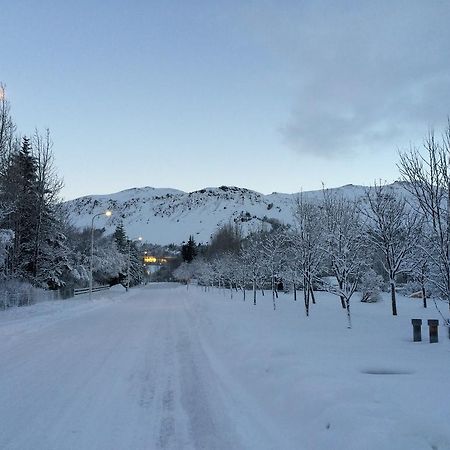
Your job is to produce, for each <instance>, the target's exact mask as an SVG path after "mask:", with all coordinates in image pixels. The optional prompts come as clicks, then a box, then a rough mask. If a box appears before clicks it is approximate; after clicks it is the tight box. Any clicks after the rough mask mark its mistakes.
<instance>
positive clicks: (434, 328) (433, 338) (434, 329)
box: [428, 319, 439, 344]
mask: <svg viewBox="0 0 450 450" xmlns="http://www.w3.org/2000/svg"><path fill="white" fill-rule="evenodd" d="M438 325H439V320H436V319H428V327H429V328H430V344H434V343H435V342H439V339H438Z"/></svg>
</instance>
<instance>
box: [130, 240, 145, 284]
mask: <svg viewBox="0 0 450 450" xmlns="http://www.w3.org/2000/svg"><path fill="white" fill-rule="evenodd" d="M134 241H142V237H141V236H139V237H137V238H134V239H129V240H128V270H127V291H128V289H130V265H131V243H132V242H134Z"/></svg>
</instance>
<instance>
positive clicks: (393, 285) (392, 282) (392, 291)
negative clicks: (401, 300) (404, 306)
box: [390, 278, 397, 316]
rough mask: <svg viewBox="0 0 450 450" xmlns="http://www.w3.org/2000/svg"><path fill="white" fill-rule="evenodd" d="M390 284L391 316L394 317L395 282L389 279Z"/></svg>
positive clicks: (395, 313)
mask: <svg viewBox="0 0 450 450" xmlns="http://www.w3.org/2000/svg"><path fill="white" fill-rule="evenodd" d="M390 284H391V303H392V315H393V316H396V315H397V301H396V299H395V280H394V279H392V278H391V279H390Z"/></svg>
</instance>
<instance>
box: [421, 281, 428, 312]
mask: <svg viewBox="0 0 450 450" xmlns="http://www.w3.org/2000/svg"><path fill="white" fill-rule="evenodd" d="M421 287H422V300H423V307H424V308H426V307H427V292H426V290H425V283H421Z"/></svg>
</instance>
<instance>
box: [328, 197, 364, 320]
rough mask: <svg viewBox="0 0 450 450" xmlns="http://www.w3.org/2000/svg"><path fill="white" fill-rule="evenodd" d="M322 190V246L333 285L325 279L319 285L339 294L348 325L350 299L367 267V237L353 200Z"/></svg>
mask: <svg viewBox="0 0 450 450" xmlns="http://www.w3.org/2000/svg"><path fill="white" fill-rule="evenodd" d="M323 194H324V198H323V206H322V207H323V212H324V215H323V218H324V226H325V239H324V247H323V249H324V252H325V253H326V254H327V257H328V262H329V265H330V270H331V273H332V274H333V275H334V276H335V278H336V280H337V286H336V285H334V284H333V283H329V282H323V286H324V288H325V289H326V290H327V291H328V292H330V293H332V294H335V295H337V296H339V297H340V299H341V305H342V306H343V308H344V309H345V310H346V312H347V320H348V327H349V328H351V313H350V299H351V297H352V295H353V294H354V292H355V290H356V288H357V285H358V281H359V278H360V277H361V275H362V274H363V273H364V272H365V270H366V268H367V259H366V255H367V249H368V246H367V240H366V238H365V236H364V229H363V226H362V224H361V220H360V213H359V209H358V207H357V205H356V203H355V202H350V201H348V200H346V199H344V198H343V197H340V196H338V195H336V194H333V193H331V192H330V191H327V190H324V192H323Z"/></svg>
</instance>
